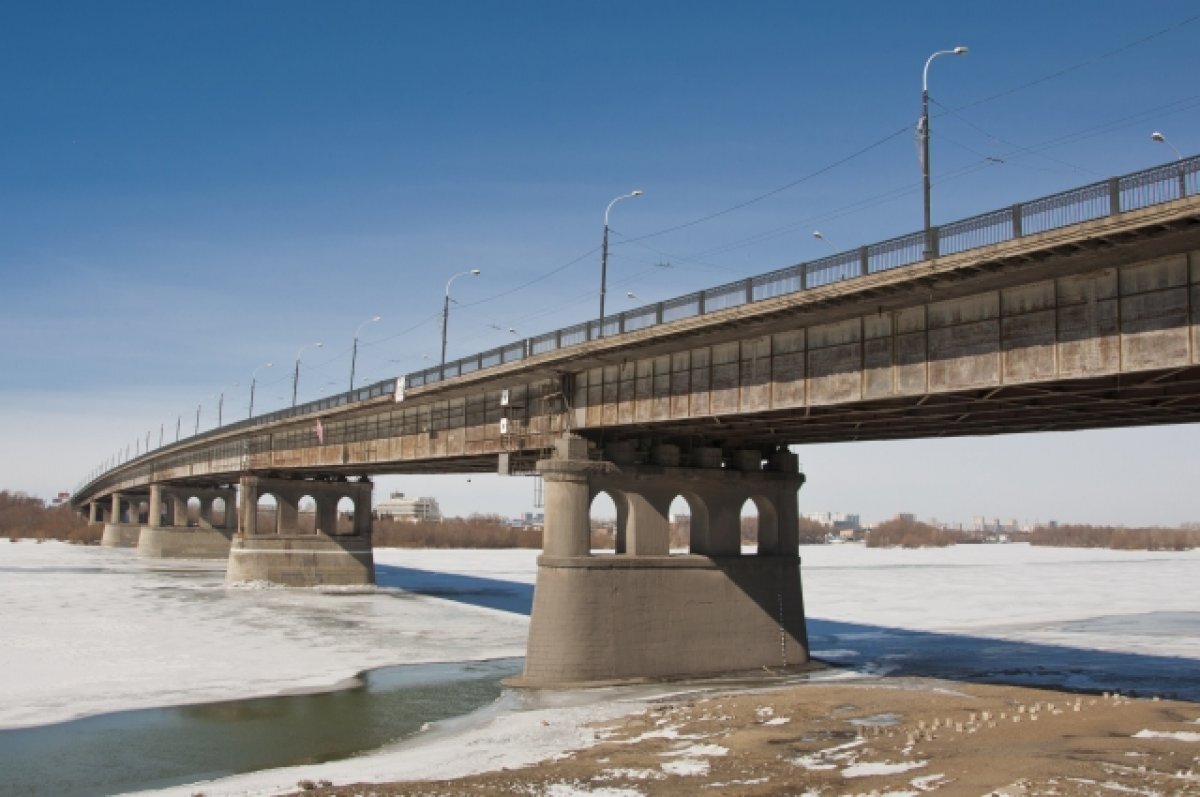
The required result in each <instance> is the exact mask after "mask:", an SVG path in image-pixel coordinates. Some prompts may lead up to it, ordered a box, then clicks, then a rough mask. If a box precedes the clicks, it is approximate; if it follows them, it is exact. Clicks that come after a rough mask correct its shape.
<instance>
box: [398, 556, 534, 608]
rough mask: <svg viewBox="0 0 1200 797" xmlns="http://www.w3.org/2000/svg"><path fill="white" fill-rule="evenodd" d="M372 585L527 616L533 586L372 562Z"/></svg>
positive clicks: (530, 605) (531, 604) (517, 582)
mask: <svg viewBox="0 0 1200 797" xmlns="http://www.w3.org/2000/svg"><path fill="white" fill-rule="evenodd" d="M375 584H376V586H379V587H392V588H395V589H402V590H404V591H405V592H411V593H413V594H416V595H427V596H429V597H431V598H444V599H446V600H450V601H458V602H459V603H469V604H471V605H472V606H482V607H484V608H485V609H497V610H499V611H502V612H512V613H513V614H524V615H528V614H529V613H530V612H532V611H533V585H532V584H523V583H521V582H519V581H503V580H501V579H496V578H482V577H480V576H464V575H460V574H457V573H438V572H436V571H433V570H418V569H416V568H413V567H397V566H396V565H381V564H378V563H376V565H375Z"/></svg>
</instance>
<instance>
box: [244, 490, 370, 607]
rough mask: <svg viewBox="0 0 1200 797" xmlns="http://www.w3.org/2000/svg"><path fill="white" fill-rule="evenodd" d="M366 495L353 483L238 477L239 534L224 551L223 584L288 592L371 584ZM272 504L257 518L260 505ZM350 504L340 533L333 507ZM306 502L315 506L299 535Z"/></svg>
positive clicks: (336, 509)
mask: <svg viewBox="0 0 1200 797" xmlns="http://www.w3.org/2000/svg"><path fill="white" fill-rule="evenodd" d="M371 490H372V484H371V482H370V481H368V480H366V479H362V480H360V481H356V482H347V481H315V480H307V479H278V478H268V477H263V476H253V475H251V476H243V477H242V480H241V496H242V502H241V505H240V508H239V512H238V530H237V534H236V535H234V538H233V544H232V546H231V547H230V550H229V569H228V570H227V571H226V574H225V580H226V581H227V582H245V581H266V582H270V583H272V584H281V585H284V586H289V587H314V586H319V585H323V584H329V585H365V584H374V583H375V559H374V555H373V553H372V550H371ZM268 495H269V496H271V497H273V498H274V499H275V503H274V508H273V509H271V510H270V511H268V510H266V509H265V508H264V511H262V512H261V513H260V507H259V499H260V498H263V497H265V496H268ZM347 498H348V499H350V501H352V502H353V504H354V515H353V520H352V522H351V523H350V524H349V528H345V529H342V530H339V528H338V524H339V518H338V503H339V501H342V500H343V499H347ZM306 499H311V501H312V502H313V504H314V505H315V508H314V512H313V513H312V521H313V523H312V525H313V529H312V530H311V531H309V530H307V529H301V509H302V504H303V503H304V502H305V500H306Z"/></svg>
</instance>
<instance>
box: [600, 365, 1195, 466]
mask: <svg viewBox="0 0 1200 797" xmlns="http://www.w3.org/2000/svg"><path fill="white" fill-rule="evenodd" d="M1198 421H1200V366H1190V367H1186V368H1170V369H1163V370H1160V371H1148V372H1139V373H1136V374H1129V373H1126V374H1112V375H1106V376H1097V377H1092V378H1088V379H1069V380H1061V381H1057V382H1038V383H1037V384H1016V385H1001V386H988V387H981V388H977V389H971V390H960V391H954V392H948V393H928V394H924V395H920V396H911V397H904V398H889V399H881V400H875V401H856V402H853V403H846V404H833V405H826V406H820V407H807V408H803V409H800V410H796V409H787V410H775V411H767V412H762V413H758V414H755V415H743V416H740V417H737V418H715V417H714V418H712V419H711V420H710V421H709V422H708V423H705V424H702V425H698V424H696V423H695V421H694V420H690V421H688V422H684V423H678V424H673V423H671V422H669V421H667V422H663V421H656V422H654V423H653V424H646V425H644V426H643V425H639V424H631V425H624V426H615V427H606V428H603V429H588V430H581V431H580V434H583V435H584V436H586V437H589V438H592V439H596V440H605V441H610V440H620V439H625V438H638V439H640V438H645V437H647V436H652V437H654V438H655V439H658V440H664V441H670V442H674V443H676V444H684V445H686V444H688V443H691V444H697V443H702V442H704V441H708V440H720V441H722V442H723V443H724V444H725V445H727V446H732V447H736V448H752V447H764V448H766V447H771V446H775V445H778V444H779V442H780V441H787V442H788V443H789V444H792V445H798V444H804V443H831V442H849V441H865V440H906V439H915V438H927V437H961V436H970V435H994V434H1012V433H1022V432H1067V431H1078V430H1083V429H1106V428H1117V427H1126V426H1154V425H1164V424H1178V423H1192V422H1198Z"/></svg>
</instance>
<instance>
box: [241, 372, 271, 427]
mask: <svg viewBox="0 0 1200 797" xmlns="http://www.w3.org/2000/svg"><path fill="white" fill-rule="evenodd" d="M271 365H272V363H265V364H264V365H260V366H258V368H255V369H254V371H253V372H252V373H251V374H250V412H249V413H247V414H246V417H247V418H253V417H254V386H255V385H256V384H257V383H258V372H259V370H261V369H263V368H270V367H271Z"/></svg>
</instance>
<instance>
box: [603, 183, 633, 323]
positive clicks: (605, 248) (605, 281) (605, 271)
mask: <svg viewBox="0 0 1200 797" xmlns="http://www.w3.org/2000/svg"><path fill="white" fill-rule="evenodd" d="M642 193H643V192H642V191H640V190H637V189H635V190H633V191H630V192H629V193H628V194H622V195H621V196H619V197H617V198H616V199H614V200H613V201H612V202H609V203H608V207H606V208H605V209H604V244H603V245H602V246H601V247H600V334H601V335H602V336H603V334H604V294H605V293H606V292H607V290H608V214H609V212H610V211H611V210H612V208H613V205H615V204H617V203H618V202H620V201H621V200H622V199H631V198H633V197H635V196H641V195H642Z"/></svg>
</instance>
